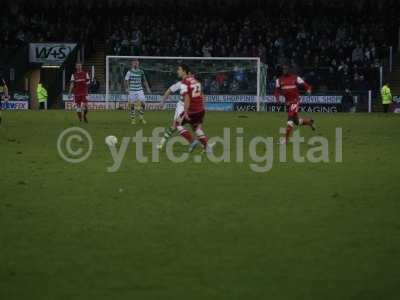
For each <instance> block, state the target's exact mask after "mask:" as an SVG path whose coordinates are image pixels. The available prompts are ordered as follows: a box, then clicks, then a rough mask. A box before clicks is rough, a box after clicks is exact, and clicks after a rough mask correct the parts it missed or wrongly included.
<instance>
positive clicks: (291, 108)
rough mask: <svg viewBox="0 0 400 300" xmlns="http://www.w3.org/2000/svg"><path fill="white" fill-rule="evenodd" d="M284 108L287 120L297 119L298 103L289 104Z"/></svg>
mask: <svg viewBox="0 0 400 300" xmlns="http://www.w3.org/2000/svg"><path fill="white" fill-rule="evenodd" d="M286 108H287V113H288V119H289V120H292V121H295V120H297V119H298V118H299V108H300V103H289V104H288V105H287V106H286Z"/></svg>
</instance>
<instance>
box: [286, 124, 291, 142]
mask: <svg viewBox="0 0 400 300" xmlns="http://www.w3.org/2000/svg"><path fill="white" fill-rule="evenodd" d="M292 130H293V127H292V126H290V125H288V127H286V136H285V138H286V142H288V141H289V138H290V136H291V135H292Z"/></svg>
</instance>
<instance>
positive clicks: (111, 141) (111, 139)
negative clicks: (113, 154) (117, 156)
mask: <svg viewBox="0 0 400 300" xmlns="http://www.w3.org/2000/svg"><path fill="white" fill-rule="evenodd" d="M106 144H107V145H108V146H110V147H112V146H115V145H116V144H118V139H117V137H116V136H113V135H109V136H108V137H106Z"/></svg>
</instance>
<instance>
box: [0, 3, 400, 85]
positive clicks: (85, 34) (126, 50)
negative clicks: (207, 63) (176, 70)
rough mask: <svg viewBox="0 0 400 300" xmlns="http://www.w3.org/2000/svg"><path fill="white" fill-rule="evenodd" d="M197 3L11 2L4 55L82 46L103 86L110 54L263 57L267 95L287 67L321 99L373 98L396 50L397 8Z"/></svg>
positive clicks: (5, 14) (1, 40)
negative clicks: (347, 92) (324, 94)
mask: <svg viewBox="0 0 400 300" xmlns="http://www.w3.org/2000/svg"><path fill="white" fill-rule="evenodd" d="M194 2H196V1H193V0H191V1H179V2H177V1H163V2H162V3H157V6H152V5H151V1H127V0H125V1H108V2H103V1H92V0H88V1H83V2H82V1H65V2H64V1H62V2H54V1H43V2H42V1H38V3H37V5H36V6H35V7H34V8H32V7H31V6H30V5H29V3H28V2H26V1H15V2H8V3H6V4H5V6H4V7H3V8H2V10H1V11H0V16H1V23H0V30H1V32H2V33H3V34H2V35H1V36H0V49H1V52H2V53H1V57H2V59H3V60H6V59H7V57H8V56H9V55H11V54H12V53H13V51H14V50H15V49H17V48H18V47H21V46H22V45H25V44H27V43H29V42H32V41H35V42H40V41H46V42H52V41H63V42H68V41H74V42H78V43H80V44H82V45H85V55H86V57H87V58H88V60H87V61H86V66H92V65H93V66H94V67H95V69H96V76H97V78H98V80H99V81H100V86H101V87H104V57H105V55H106V54H117V55H118V54H119V55H156V56H248V57H254V56H259V57H261V59H262V61H263V62H264V63H265V64H267V65H268V68H269V77H268V80H269V85H270V86H271V88H272V85H273V78H274V75H276V73H277V72H278V70H279V66H280V65H281V64H282V63H290V64H291V65H292V67H293V68H295V69H296V70H297V72H299V73H300V74H302V75H303V76H304V77H305V78H306V79H307V80H308V81H310V83H311V84H312V85H313V86H314V87H316V89H318V90H321V91H329V90H343V89H344V88H346V87H348V88H351V89H355V90H358V89H374V90H376V89H377V88H378V78H377V77H378V75H379V74H378V72H377V67H379V66H380V65H381V64H383V63H385V61H386V59H387V57H388V47H389V46H396V45H397V35H398V27H397V25H396V24H398V19H399V17H398V15H397V14H396V12H397V11H398V8H399V3H398V1H395V0H393V1H385V2H384V4H383V2H380V1H367V0H364V1H354V2H349V1H329V2H321V1H292V0H285V1H279V2H276V1H249V2H248V3H247V6H246V9H245V10H244V9H243V3H242V1H229V2H225V1H197V2H196V3H195V4H193V3H194ZM372 3H376V4H375V5H372ZM380 3H381V4H380ZM193 7H195V8H196V13H195V14H193V13H192V11H193ZM239 7H240V9H239ZM376 7H378V9H376ZM327 16H329V17H327ZM371 24H374V25H373V26H371ZM215 80H217V79H215Z"/></svg>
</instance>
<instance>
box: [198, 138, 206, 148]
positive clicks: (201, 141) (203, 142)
mask: <svg viewBox="0 0 400 300" xmlns="http://www.w3.org/2000/svg"><path fill="white" fill-rule="evenodd" d="M198 139H199V141H200V143H201V144H202V145H203V147H204V148H207V143H208V137H207V136H206V135H203V136H199V137H198Z"/></svg>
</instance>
